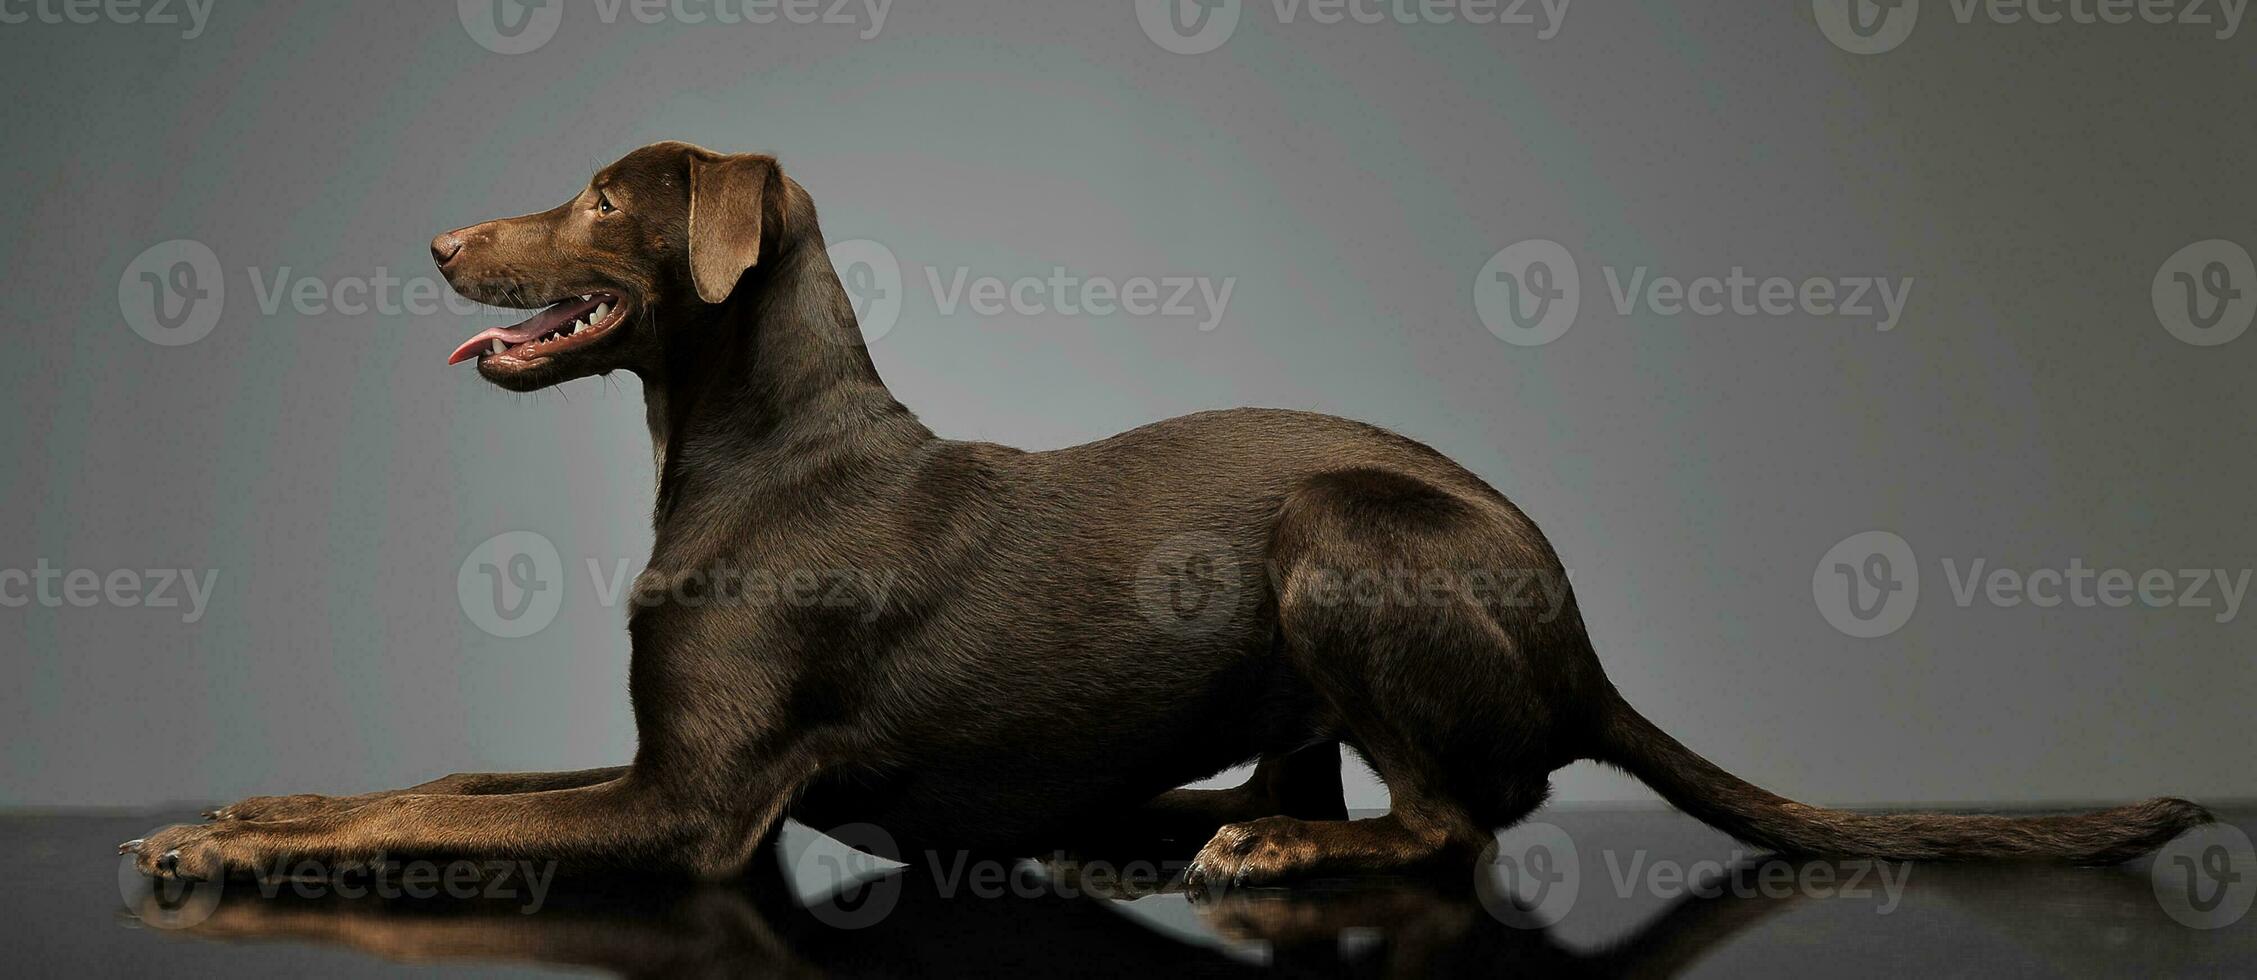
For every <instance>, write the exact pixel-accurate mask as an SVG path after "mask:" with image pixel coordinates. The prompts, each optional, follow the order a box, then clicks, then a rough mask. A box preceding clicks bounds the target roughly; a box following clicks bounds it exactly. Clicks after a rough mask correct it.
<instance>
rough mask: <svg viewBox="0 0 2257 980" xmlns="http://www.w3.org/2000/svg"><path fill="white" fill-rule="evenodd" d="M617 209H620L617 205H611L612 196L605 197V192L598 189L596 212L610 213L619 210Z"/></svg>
mask: <svg viewBox="0 0 2257 980" xmlns="http://www.w3.org/2000/svg"><path fill="white" fill-rule="evenodd" d="M617 210H619V209H618V208H615V207H612V206H611V198H608V197H605V196H604V193H603V192H602V191H597V192H596V213H597V214H610V213H611V212H613V211H617Z"/></svg>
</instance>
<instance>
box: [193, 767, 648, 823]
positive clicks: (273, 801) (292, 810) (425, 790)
mask: <svg viewBox="0 0 2257 980" xmlns="http://www.w3.org/2000/svg"><path fill="white" fill-rule="evenodd" d="M626 774H627V767H626V766H607V767H605V768H602V769H579V770H574V771H571V772H458V773H455V774H453V775H449V776H441V777H439V778H438V779H434V780H431V781H430V782H427V783H419V784H417V785H414V786H410V787H408V788H406V789H388V790H380V791H378V792H374V793H361V794H357V795H354V796H323V795H320V794H315V793H296V794H292V795H288V796H253V797H248V798H246V799H241V800H237V801H235V802H233V803H230V804H228V805H226V806H222V807H214V808H212V809H210V810H206V811H204V819H206V820H302V819H305V818H307V817H314V816H319V815H321V814H323V813H327V812H330V811H334V810H350V809H352V808H354V807H358V806H362V805H364V804H368V803H372V802H374V801H376V800H381V799H385V798H387V797H393V796H488V795H494V794H501V793H542V792H547V791H549V790H557V789H578V788H580V787H582V786H594V785H596V784H597V783H608V782H610V781H612V780H614V779H618V778H619V777H621V776H624V775H626Z"/></svg>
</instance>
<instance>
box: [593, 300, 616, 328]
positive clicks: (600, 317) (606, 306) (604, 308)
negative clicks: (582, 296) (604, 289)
mask: <svg viewBox="0 0 2257 980" xmlns="http://www.w3.org/2000/svg"><path fill="white" fill-rule="evenodd" d="M608 319H611V304H610V303H597V304H596V309H595V312H593V313H590V314H588V323H590V324H591V325H592V324H597V323H602V322H604V321H605V320H608Z"/></svg>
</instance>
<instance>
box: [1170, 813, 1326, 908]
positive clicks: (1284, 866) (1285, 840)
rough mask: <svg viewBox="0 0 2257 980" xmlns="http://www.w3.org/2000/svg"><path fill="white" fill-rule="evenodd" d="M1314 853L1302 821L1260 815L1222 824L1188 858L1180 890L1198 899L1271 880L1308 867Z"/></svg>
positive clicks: (1311, 841) (1288, 876)
mask: <svg viewBox="0 0 2257 980" xmlns="http://www.w3.org/2000/svg"><path fill="white" fill-rule="evenodd" d="M1319 856H1320V855H1319V848H1318V846H1317V842H1316V841H1315V840H1314V839H1313V835H1312V834H1310V833H1309V825H1308V824H1307V823H1306V822H1304V821H1300V820H1295V819H1293V818H1292V817H1263V818H1262V819H1260V820H1250V821H1247V822H1245V823H1234V824H1225V825H1223V827H1222V829H1220V830H1217V831H1215V836H1214V839H1213V840H1210V841H1208V842H1207V846H1206V847H1203V848H1200V849H1199V854H1198V855H1197V856H1196V857H1193V858H1192V859H1191V867H1190V868H1188V869H1186V870H1185V871H1184V879H1183V883H1184V892H1185V893H1186V894H1187V895H1189V896H1190V898H1191V899H1192V900H1193V901H1199V900H1203V899H1206V898H1209V897H1211V896H1213V895H1218V894H1220V893H1222V892H1225V891H1228V890H1229V889H1232V888H1239V887H1244V886H1248V885H1268V884H1276V883H1279V882H1282V881H1285V880H1287V879H1289V878H1292V877H1293V876H1295V875H1297V874H1300V873H1302V872H1304V871H1306V870H1308V869H1309V868H1310V867H1311V866H1313V865H1314V864H1315V863H1316V861H1317V858H1318V857H1319Z"/></svg>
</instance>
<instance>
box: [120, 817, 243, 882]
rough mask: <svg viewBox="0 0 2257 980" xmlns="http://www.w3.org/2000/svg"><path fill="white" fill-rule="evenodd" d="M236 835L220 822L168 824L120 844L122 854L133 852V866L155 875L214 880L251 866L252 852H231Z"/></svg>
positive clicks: (156, 876) (149, 874)
mask: <svg viewBox="0 0 2257 980" xmlns="http://www.w3.org/2000/svg"><path fill="white" fill-rule="evenodd" d="M232 837H233V834H232V833H231V832H230V831H229V830H228V829H227V828H225V827H223V826H220V825H216V824H213V825H205V826H200V827H199V826H192V825H188V824H178V825H175V826H171V827H166V828H165V829H163V830H160V831H157V832H156V833H154V834H151V835H149V836H148V837H144V838H137V839H134V840H129V841H126V842H125V843H123V844H119V845H118V853H119V854H131V855H133V866H134V868H135V869H137V870H139V871H140V872H141V873H142V874H144V875H147V876H149V877H151V878H169V879H175V880H180V881H213V880H217V879H220V878H225V877H227V875H228V873H229V872H230V871H231V870H235V869H244V870H247V869H249V868H250V866H251V865H250V862H249V860H248V855H242V854H237V855H233V856H232V857H231V855H230V854H229V852H230V850H233V849H235V848H233V845H232V841H231V838H232Z"/></svg>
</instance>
